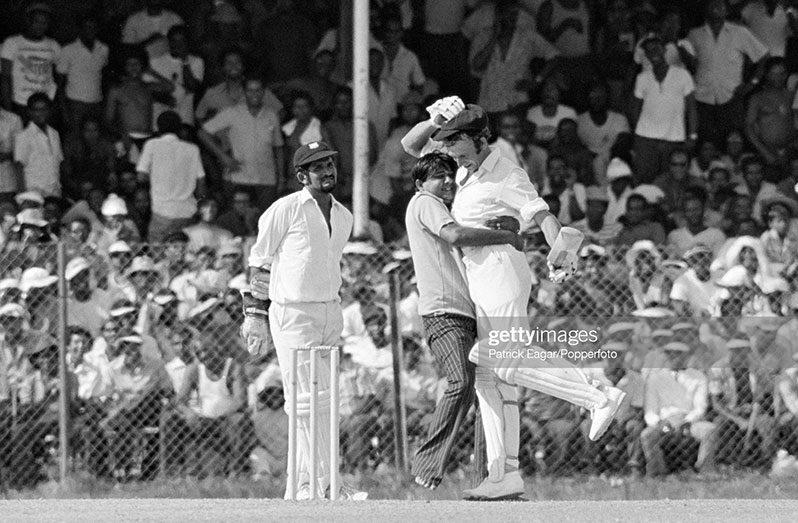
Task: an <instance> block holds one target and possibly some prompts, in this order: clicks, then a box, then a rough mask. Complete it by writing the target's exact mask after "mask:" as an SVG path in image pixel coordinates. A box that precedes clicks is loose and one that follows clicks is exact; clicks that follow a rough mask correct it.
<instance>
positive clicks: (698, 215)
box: [668, 188, 726, 258]
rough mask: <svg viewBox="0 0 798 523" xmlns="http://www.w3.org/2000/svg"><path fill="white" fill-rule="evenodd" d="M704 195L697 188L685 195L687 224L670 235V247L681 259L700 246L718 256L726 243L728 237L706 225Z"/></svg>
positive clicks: (683, 212)
mask: <svg viewBox="0 0 798 523" xmlns="http://www.w3.org/2000/svg"><path fill="white" fill-rule="evenodd" d="M702 193H703V191H699V190H698V189H697V188H695V189H693V190H692V191H691V192H690V193H689V194H687V195H685V198H684V200H682V208H681V212H682V215H683V216H684V220H685V224H684V226H683V227H680V228H678V229H676V230H673V231H671V232H670V233H669V234H668V245H669V246H670V247H671V248H672V250H673V254H674V255H676V256H677V257H679V258H681V257H682V256H683V255H684V253H685V252H687V251H688V250H690V249H691V248H692V247H694V246H696V245H699V244H701V245H705V246H707V247H709V249H710V250H711V251H712V253H713V255H714V254H717V253H718V251H719V250H720V248H721V246H722V245H723V242H724V241H726V235H725V234H723V232H722V231H721V230H720V229H716V228H715V227H707V226H706V225H705V223H706V217H705V211H704V205H705V201H704V200H703V199H702V196H704V195H705V194H706V193H703V194H702Z"/></svg>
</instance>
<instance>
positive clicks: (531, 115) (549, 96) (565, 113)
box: [526, 82, 576, 147]
mask: <svg viewBox="0 0 798 523" xmlns="http://www.w3.org/2000/svg"><path fill="white" fill-rule="evenodd" d="M565 118H570V119H572V120H576V111H574V110H573V109H572V108H571V107H568V106H565V105H560V89H559V88H558V87H557V84H555V83H553V82H547V83H546V84H545V85H544V86H543V90H542V92H541V94H540V105H536V106H534V107H532V108H531V109H529V111H528V112H527V113H526V119H527V120H528V121H530V122H532V123H534V124H535V141H536V142H537V143H538V144H540V145H541V146H543V147H548V146H549V145H550V144H551V142H552V141H553V140H554V138H555V137H556V136H557V127H558V126H559V125H560V122H561V121H562V120H564V119H565Z"/></svg>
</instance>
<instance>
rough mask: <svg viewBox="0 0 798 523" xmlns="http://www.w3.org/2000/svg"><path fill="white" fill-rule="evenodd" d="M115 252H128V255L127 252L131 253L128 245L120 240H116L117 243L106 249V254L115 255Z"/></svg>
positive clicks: (131, 250)
mask: <svg viewBox="0 0 798 523" xmlns="http://www.w3.org/2000/svg"><path fill="white" fill-rule="evenodd" d="M116 252H128V253H129V252H133V249H131V248H130V245H128V244H127V242H125V241H122V240H118V241H115V242H114V243H112V244H111V246H110V247H108V254H113V253H116Z"/></svg>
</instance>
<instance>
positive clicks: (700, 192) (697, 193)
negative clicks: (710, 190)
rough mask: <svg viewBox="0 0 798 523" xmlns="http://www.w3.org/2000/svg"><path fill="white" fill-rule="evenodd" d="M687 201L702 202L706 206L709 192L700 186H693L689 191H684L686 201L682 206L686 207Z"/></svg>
mask: <svg viewBox="0 0 798 523" xmlns="http://www.w3.org/2000/svg"><path fill="white" fill-rule="evenodd" d="M687 200H697V201H699V202H701V205H706V203H707V191H706V189H704V188H703V187H699V186H698V185H691V186H690V187H688V188H687V189H685V190H684V201H683V202H682V205H684V204H685V203H686V202H687Z"/></svg>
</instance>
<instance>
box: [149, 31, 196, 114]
mask: <svg viewBox="0 0 798 523" xmlns="http://www.w3.org/2000/svg"><path fill="white" fill-rule="evenodd" d="M167 37H168V40H169V52H168V53H164V54H162V55H160V56H157V57H154V58H151V59H150V67H152V70H153V71H155V72H156V73H158V74H159V75H160V76H162V77H163V78H165V79H167V80H169V81H171V82H172V84H173V85H174V90H173V91H172V97H173V98H174V111H175V112H176V113H177V114H178V115H180V119H181V120H182V121H183V123H185V124H189V125H192V124H193V123H194V93H195V92H197V91H198V90H199V88H200V85H201V84H202V80H203V78H204V77H205V62H203V61H202V58H200V57H199V56H194V55H192V54H189V52H188V29H186V26H184V25H176V26H174V27H172V28H171V29H169V33H168V36H167ZM166 110H168V107H166V106H164V105H163V104H156V105H155V114H154V115H153V117H154V118H157V117H158V115H159V114H160V113H162V112H163V111H166Z"/></svg>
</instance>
